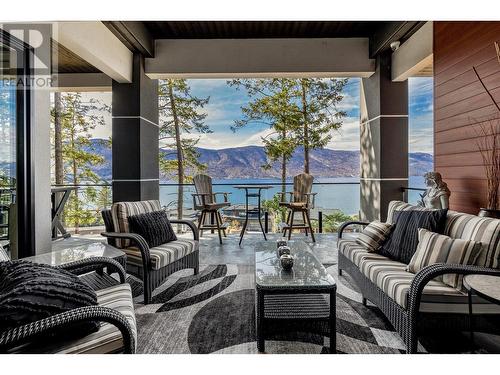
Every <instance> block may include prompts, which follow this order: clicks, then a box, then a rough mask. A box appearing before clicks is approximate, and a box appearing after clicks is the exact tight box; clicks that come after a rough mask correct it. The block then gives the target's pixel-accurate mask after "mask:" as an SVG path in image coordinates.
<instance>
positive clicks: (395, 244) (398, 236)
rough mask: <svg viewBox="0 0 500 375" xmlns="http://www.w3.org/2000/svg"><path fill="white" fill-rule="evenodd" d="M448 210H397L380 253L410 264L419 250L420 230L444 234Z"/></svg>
mask: <svg viewBox="0 0 500 375" xmlns="http://www.w3.org/2000/svg"><path fill="white" fill-rule="evenodd" d="M447 213H448V210H433V211H395V212H394V220H395V223H394V227H393V230H392V231H391V234H390V235H389V237H388V238H387V240H386V242H385V243H384V244H383V245H382V247H381V248H380V250H379V254H381V255H383V256H386V257H388V258H390V259H392V260H396V261H398V262H402V263H406V264H409V263H410V260H411V258H412V257H413V254H415V251H416V250H417V245H418V230H419V229H420V228H422V229H427V230H429V231H431V232H434V233H439V234H443V231H444V226H445V223H446V214H447Z"/></svg>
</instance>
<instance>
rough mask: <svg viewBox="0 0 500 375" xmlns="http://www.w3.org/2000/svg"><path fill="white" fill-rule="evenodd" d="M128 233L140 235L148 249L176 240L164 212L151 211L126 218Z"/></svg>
mask: <svg viewBox="0 0 500 375" xmlns="http://www.w3.org/2000/svg"><path fill="white" fill-rule="evenodd" d="M128 223H129V226H130V231H131V232H132V233H137V234H140V235H141V236H142V237H144V239H145V240H146V242H147V243H148V245H149V247H156V246H160V245H162V244H164V243H167V242H171V241H175V240H177V236H176V235H175V232H174V228H172V224H170V220H168V215H167V213H166V212H165V211H163V210H162V211H153V212H147V213H144V214H139V215H133V216H129V217H128Z"/></svg>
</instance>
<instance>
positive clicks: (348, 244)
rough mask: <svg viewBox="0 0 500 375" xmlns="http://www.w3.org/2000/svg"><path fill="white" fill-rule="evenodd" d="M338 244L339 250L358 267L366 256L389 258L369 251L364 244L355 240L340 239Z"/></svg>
mask: <svg viewBox="0 0 500 375" xmlns="http://www.w3.org/2000/svg"><path fill="white" fill-rule="evenodd" d="M337 246H338V249H339V251H340V252H341V253H342V254H344V255H345V256H346V257H347V258H348V259H349V260H351V261H352V262H353V263H354V264H355V265H357V266H358V267H359V264H360V263H361V261H362V260H363V259H365V258H371V259H387V258H386V257H384V256H382V255H379V254H377V253H373V252H369V251H367V250H366V249H365V248H364V247H363V246H361V245H360V244H358V243H357V242H356V241H353V240H339V242H338V244H337Z"/></svg>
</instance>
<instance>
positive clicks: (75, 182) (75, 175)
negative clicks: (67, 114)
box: [71, 114, 80, 234]
mask: <svg viewBox="0 0 500 375" xmlns="http://www.w3.org/2000/svg"><path fill="white" fill-rule="evenodd" d="M71 121H72V130H71V149H72V150H75V135H76V134H75V116H74V114H73V118H72V120H71ZM71 169H72V172H73V185H74V186H77V185H78V165H77V162H76V157H75V156H73V159H72V160H71ZM75 195H76V196H75V234H78V233H80V231H79V230H78V228H79V227H80V220H79V217H78V214H79V212H80V200H79V199H78V190H76V191H75Z"/></svg>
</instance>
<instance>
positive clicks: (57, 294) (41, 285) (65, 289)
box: [0, 260, 100, 338]
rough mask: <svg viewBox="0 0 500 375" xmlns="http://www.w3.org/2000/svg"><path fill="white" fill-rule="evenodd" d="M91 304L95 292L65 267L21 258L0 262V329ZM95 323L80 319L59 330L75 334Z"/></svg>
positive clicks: (82, 333) (94, 327) (92, 329)
mask: <svg viewBox="0 0 500 375" xmlns="http://www.w3.org/2000/svg"><path fill="white" fill-rule="evenodd" d="M94 305H97V296H96V294H95V292H94V291H93V290H92V288H91V287H90V286H89V285H88V284H86V283H85V282H83V281H82V280H80V279H79V278H78V276H76V275H74V274H72V273H70V272H68V271H65V270H62V269H60V268H55V267H52V266H49V265H45V264H36V263H32V262H28V261H24V260H14V261H6V262H0V332H1V331H3V330H6V329H9V328H14V327H18V326H21V325H24V324H28V323H31V322H34V321H37V320H40V319H44V318H47V317H50V316H52V315H56V314H59V313H63V312H66V311H70V310H73V309H76V308H79V307H86V306H94ZM99 326H100V323H99V322H93V321H90V322H81V323H75V324H74V325H72V326H71V327H70V328H68V327H67V326H66V327H65V328H64V329H63V331H64V335H65V337H66V338H78V337H82V336H86V335H88V334H90V333H92V332H96V331H97V330H98V329H99ZM54 333H56V331H53V332H52V334H54ZM59 333H61V332H59ZM48 335H50V334H48Z"/></svg>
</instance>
